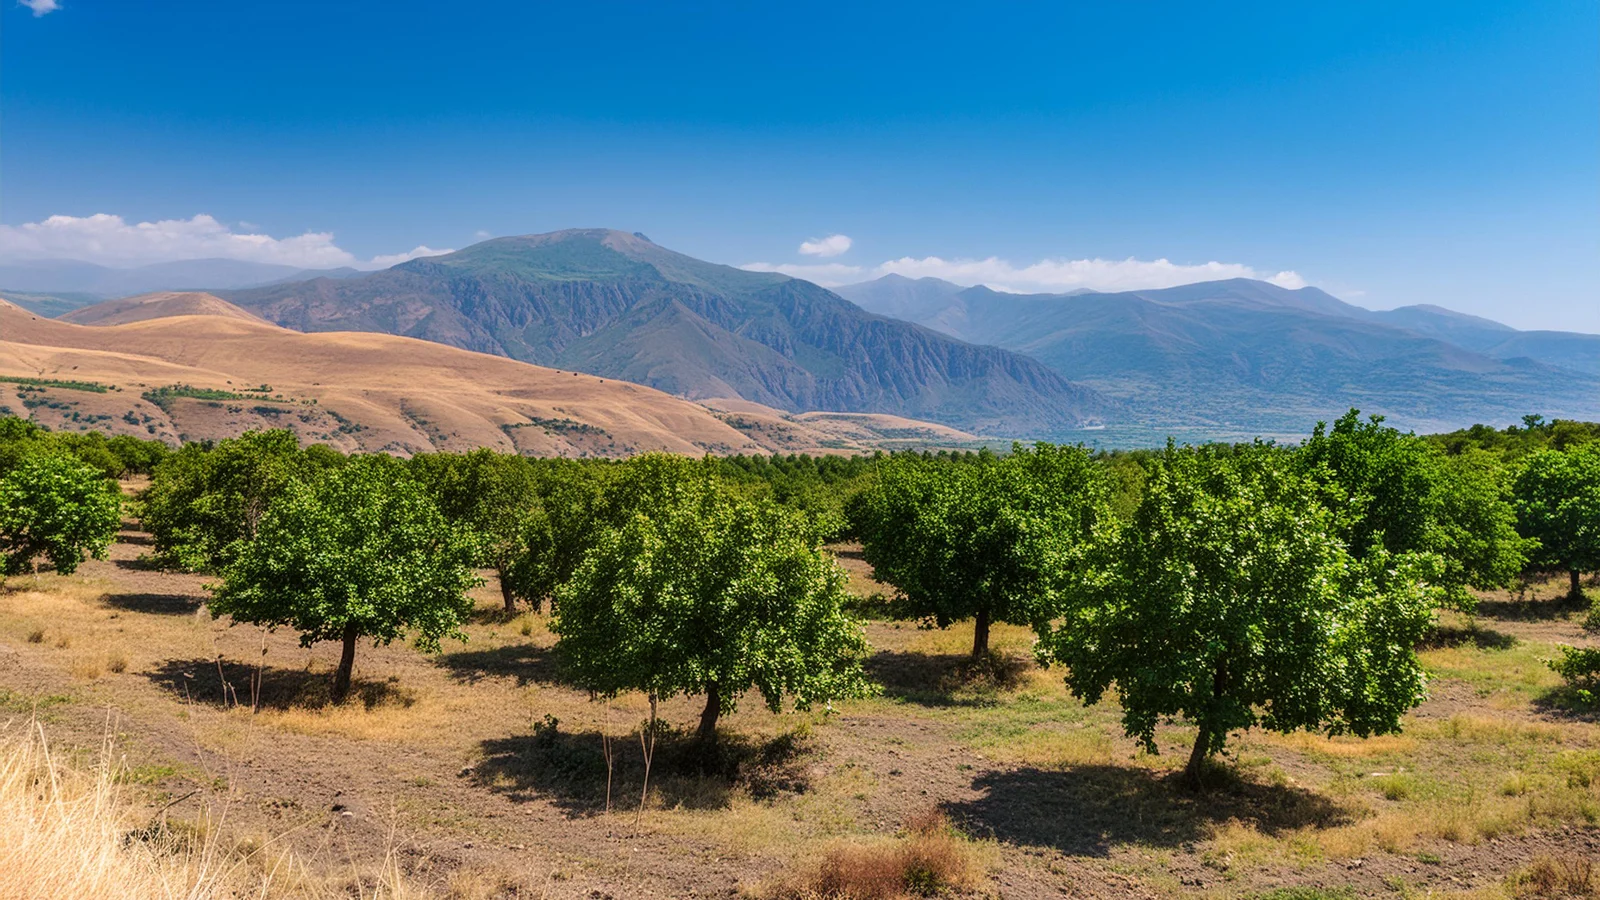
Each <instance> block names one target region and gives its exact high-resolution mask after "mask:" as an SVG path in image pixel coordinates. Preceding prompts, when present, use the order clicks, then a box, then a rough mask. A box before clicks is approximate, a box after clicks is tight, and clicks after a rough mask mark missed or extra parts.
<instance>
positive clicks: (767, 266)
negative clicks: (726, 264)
mask: <svg viewBox="0 0 1600 900" xmlns="http://www.w3.org/2000/svg"><path fill="white" fill-rule="evenodd" d="M739 268H741V269H748V270H750V271H751V272H782V273H783V274H785V275H788V276H789V277H790V278H800V279H804V280H805V281H809V282H811V283H812V284H820V285H822V286H823V287H838V286H839V285H841V284H852V283H854V282H857V281H865V280H867V279H869V278H876V277H877V276H876V275H873V274H869V273H868V271H867V270H866V269H863V268H861V267H860V266H849V265H845V264H844V263H819V264H816V265H809V266H807V265H793V264H790V263H777V264H774V263H764V262H753V263H745V264H744V265H742V266H740V267H739Z"/></svg>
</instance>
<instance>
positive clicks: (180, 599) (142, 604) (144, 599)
mask: <svg viewBox="0 0 1600 900" xmlns="http://www.w3.org/2000/svg"><path fill="white" fill-rule="evenodd" d="M105 600H106V605H107V606H112V607H115V608H117V609H120V610H125V611H127V612H136V613H149V614H151V615H157V616H187V615H193V614H195V613H196V612H198V611H199V609H200V607H201V606H202V605H203V604H204V603H205V598H204V597H196V596H195V595H193V594H107V595H106V597H105Z"/></svg>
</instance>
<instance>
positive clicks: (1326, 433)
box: [1294, 410, 1530, 608]
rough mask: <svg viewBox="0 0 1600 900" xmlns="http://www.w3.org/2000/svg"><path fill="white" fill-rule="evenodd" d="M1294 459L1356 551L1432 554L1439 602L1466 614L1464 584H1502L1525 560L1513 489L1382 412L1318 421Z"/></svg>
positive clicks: (1478, 461) (1480, 457) (1480, 463)
mask: <svg viewBox="0 0 1600 900" xmlns="http://www.w3.org/2000/svg"><path fill="white" fill-rule="evenodd" d="M1294 458H1295V461H1296V463H1297V465H1296V468H1297V469H1298V470H1299V471H1300V472H1301V473H1302V474H1304V475H1306V476H1307V477H1309V478H1310V479H1311V480H1312V481H1313V482H1315V483H1316V484H1318V485H1319V486H1320V488H1321V491H1320V500H1321V501H1322V503H1324V504H1325V505H1327V506H1328V507H1329V508H1330V509H1331V510H1332V512H1333V514H1334V517H1333V525H1334V529H1335V533H1336V534H1337V535H1338V536H1339V537H1340V538H1341V539H1343V540H1344V542H1345V544H1346V546H1347V548H1348V549H1349V551H1350V552H1351V553H1352V554H1354V555H1356V556H1357V557H1361V558H1366V557H1367V556H1369V555H1372V554H1374V553H1387V554H1391V555H1392V554H1401V553H1433V554H1436V555H1437V556H1438V558H1439V559H1440V561H1441V562H1442V563H1443V568H1442V570H1441V571H1440V573H1439V574H1438V576H1437V577H1436V578H1435V579H1434V581H1433V586H1434V588H1435V589H1436V592H1437V594H1438V602H1439V604H1440V605H1444V606H1453V607H1458V608H1470V607H1471V605H1472V604H1473V602H1474V601H1473V597H1472V594H1471V593H1470V592H1469V591H1468V590H1467V589H1468V588H1469V587H1472V588H1478V589H1480V590H1487V589H1490V588H1496V587H1503V586H1505V585H1506V584H1508V583H1509V582H1510V581H1511V579H1512V578H1514V577H1515V576H1516V575H1517V573H1518V572H1520V571H1521V570H1522V568H1523V566H1524V565H1525V563H1526V560H1527V552H1528V549H1529V547H1530V544H1529V542H1528V541H1526V540H1524V539H1523V538H1522V537H1521V536H1520V535H1518V533H1517V517H1516V511H1515V509H1514V508H1513V507H1512V505H1511V502H1510V497H1509V491H1508V490H1507V487H1506V485H1504V484H1503V483H1502V481H1501V479H1500V477H1499V473H1498V470H1497V467H1496V466H1495V464H1494V462H1493V460H1492V459H1490V458H1489V457H1487V456H1486V455H1485V454H1483V453H1481V452H1470V453H1464V454H1460V455H1457V456H1448V455H1446V454H1445V453H1443V452H1442V451H1440V450H1439V449H1438V448H1437V447H1435V446H1434V445H1432V444H1430V443H1429V442H1427V441H1424V440H1422V439H1421V438H1418V437H1416V436H1414V435H1410V434H1404V433H1402V432H1400V431H1398V430H1396V429H1394V428H1390V427H1388V426H1385V425H1384V424H1383V417H1382V416H1370V417H1368V418H1367V419H1365V420H1363V419H1362V418H1361V417H1360V414H1359V413H1358V412H1357V411H1356V410H1351V411H1350V412H1348V413H1347V414H1345V415H1344V416H1342V417H1341V418H1340V419H1339V420H1338V421H1337V422H1335V423H1334V425H1333V428H1332V429H1331V430H1330V429H1327V428H1325V427H1324V426H1323V425H1321V424H1320V423H1319V424H1318V425H1317V428H1316V430H1315V431H1313V432H1312V435H1311V438H1310V439H1309V440H1308V441H1306V443H1305V444H1304V445H1303V446H1302V447H1301V448H1300V449H1299V451H1298V452H1296V453H1295V456H1294Z"/></svg>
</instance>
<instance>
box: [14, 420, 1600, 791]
mask: <svg viewBox="0 0 1600 900" xmlns="http://www.w3.org/2000/svg"><path fill="white" fill-rule="evenodd" d="M1535 424H1537V423H1525V426H1524V428H1525V430H1527V429H1531V428H1533V427H1534V425H1535ZM1539 427H1543V426H1542V425H1541V426H1539ZM1568 431H1573V429H1568ZM35 438H37V436H36V435H35V436H33V437H31V438H30V440H32V439H35ZM60 449H61V448H57V451H58V452H55V453H48V454H42V455H39V456H38V458H39V459H41V460H43V459H51V460H55V462H51V463H48V464H45V463H39V464H38V465H36V466H34V467H33V468H29V469H27V470H26V473H25V474H21V473H23V472H24V470H23V469H21V468H20V467H19V468H16V473H17V478H16V480H15V484H16V485H22V484H24V483H26V484H27V485H36V486H46V487H43V488H40V489H39V490H43V491H44V492H45V493H46V494H48V493H49V492H52V491H53V492H55V494H57V495H60V494H62V491H63V490H64V488H62V487H61V485H64V484H67V483H68V482H70V481H71V479H70V478H67V479H66V480H65V481H64V480H63V478H65V476H61V477H56V476H52V475H50V474H49V473H48V472H46V471H45V470H44V469H41V468H39V467H38V466H39V465H48V466H55V467H56V470H57V475H60V474H61V472H65V471H66V469H65V468H63V466H64V465H66V464H69V463H70V466H75V467H77V468H76V469H75V470H74V471H75V472H76V473H77V474H76V475H75V476H73V477H76V478H78V479H79V481H80V482H81V483H82V484H84V485H96V484H97V485H99V486H100V489H102V490H104V489H105V488H106V487H107V486H108V485H109V487H110V490H111V491H113V492H114V490H115V487H114V485H110V484H109V482H107V481H106V480H105V478H104V473H103V472H101V471H96V470H94V469H93V467H91V466H87V465H86V464H85V463H83V462H82V461H81V460H79V459H77V458H75V457H72V456H71V454H70V453H64V452H59V451H60ZM3 458H5V457H4V456H3V453H0V459H3ZM84 473H87V476H85V474H84ZM5 477H6V478H8V479H9V478H10V475H6V476H5ZM74 483H76V482H74ZM4 484H5V485H12V481H10V480H8V481H6V482H4ZM50 485H54V486H53V487H51V486H50ZM12 489H13V488H4V487H0V535H6V536H7V537H6V540H7V541H10V542H13V543H14V542H15V541H14V539H13V538H12V537H10V536H9V535H12V534H22V533H24V530H23V529H19V528H16V527H13V526H11V525H8V524H5V523H6V522H8V521H9V520H7V519H4V518H3V514H4V510H5V509H8V508H27V509H32V510H34V511H35V514H34V517H35V519H40V520H42V519H44V518H47V517H48V516H56V518H58V519H59V518H61V516H59V515H58V514H57V513H47V512H46V511H48V510H51V509H59V508H66V507H70V508H72V509H75V510H86V509H92V508H94V506H95V504H94V502H93V500H92V499H90V497H89V495H82V496H78V495H73V496H76V497H77V499H72V500H70V501H67V502H65V503H57V504H55V505H54V506H52V503H51V502H50V501H47V500H44V499H40V497H42V496H44V494H39V493H37V492H36V493H35V494H34V495H30V498H28V499H23V500H17V501H8V500H5V499H4V498H5V497H7V496H11V495H10V494H7V493H6V491H7V490H12ZM30 489H34V488H30ZM86 489H87V488H86ZM91 493H92V491H91ZM18 496H21V495H18ZM112 496H113V498H114V493H113V495H112ZM8 503H9V504H10V506H7V505H6V504H8ZM141 507H142V509H141V512H142V516H143V519H144V522H145V524H146V526H147V527H148V528H149V529H150V530H151V531H152V532H153V533H154V536H155V545H156V550H157V553H158V555H159V556H160V557H161V558H162V559H163V560H164V561H166V562H168V563H169V564H172V565H176V566H180V567H184V568H190V569H199V570H209V571H214V572H218V573H220V574H221V575H222V583H221V587H220V588H219V589H218V591H217V596H216V599H215V602H214V603H213V605H212V608H213V611H214V612H215V613H217V614H219V615H221V614H228V615H230V616H232V617H233V618H235V619H236V620H239V621H251V622H258V623H261V624H264V625H268V626H287V627H292V628H294V629H296V630H297V631H298V632H299V633H300V634H301V636H302V641H303V642H305V643H307V644H310V643H314V642H317V641H323V640H337V641H340V642H341V644H342V653H341V663H340V666H339V668H338V670H337V672H336V676H335V684H334V694H335V696H336V697H337V698H342V697H343V696H344V695H345V693H346V692H347V691H348V689H349V684H350V676H351V670H352V667H353V662H354V655H355V652H356V647H357V644H358V643H359V641H360V640H361V639H363V638H366V639H370V640H373V641H375V642H378V643H386V642H388V641H391V640H394V639H396V638H398V637H400V636H402V635H404V634H412V635H414V636H415V638H416V640H417V642H418V644H419V645H420V646H423V647H424V648H430V649H431V648H434V647H437V646H438V643H439V642H440V641H441V640H442V639H445V638H447V637H451V636H459V630H460V626H461V624H462V622H464V621H465V618H466V616H467V615H468V614H469V613H470V611H471V605H470V603H469V602H468V600H467V598H466V592H467V590H468V589H469V588H470V587H471V586H472V585H473V584H475V583H477V579H476V576H475V574H474V570H475V569H478V568H490V569H493V570H495V571H496V572H497V573H498V575H499V581H500V584H501V589H502V592H503V601H504V603H505V605H506V607H507V608H508V609H510V608H513V607H514V606H515V605H516V604H517V603H519V602H527V603H530V604H532V605H533V606H535V608H542V606H543V603H544V602H545V601H546V600H549V601H551V602H553V603H554V604H555V610H554V618H553V619H552V622H551V627H552V630H553V631H554V632H555V633H556V634H557V635H558V638H559V641H558V645H557V649H558V652H559V654H560V656H561V658H562V660H563V662H564V664H565V668H566V670H567V672H568V674H569V675H570V676H571V677H572V679H573V680H574V681H575V682H576V683H577V684H579V685H581V686H583V687H586V688H587V689H589V690H591V691H593V692H594V693H595V694H597V695H600V696H614V695H616V694H619V693H622V692H625V691H634V690H637V691H642V692H644V693H646V694H647V695H649V696H650V697H651V698H652V699H653V700H657V699H664V698H667V697H671V696H676V695H703V696H704V697H705V698H706V705H705V709H704V712H703V714H702V717H701V727H700V734H701V736H702V737H703V739H704V741H705V745H706V746H707V747H708V748H710V747H711V746H712V745H713V744H714V741H715V735H716V727H717V722H718V719H719V717H720V716H721V715H722V714H724V713H725V712H727V711H729V710H731V709H733V708H734V706H735V704H736V703H737V702H738V700H739V698H740V697H741V696H743V695H745V694H747V693H749V692H750V691H751V690H755V691H756V692H758V693H759V694H760V695H761V697H762V699H763V700H764V702H765V703H766V704H767V705H768V706H769V707H771V708H773V709H777V708H779V707H780V706H781V705H782V704H783V703H785V702H793V703H795V704H796V705H799V706H806V705H809V704H812V703H816V702H825V701H827V700H829V699H834V698H841V697H848V696H855V695H859V694H861V693H863V692H865V691H866V690H867V689H868V684H867V682H866V680H865V678H864V676H863V675H862V668H861V663H862V659H863V657H864V655H865V653H866V652H867V648H866V644H865V641H864V639H863V637H862V634H861V631H860V629H859V627H858V626H857V625H856V624H855V623H853V622H852V621H851V620H850V619H849V618H848V617H847V616H846V615H845V613H844V611H843V610H844V607H845V595H844V592H843V590H842V587H841V579H842V575H841V573H840V571H839V570H838V569H837V567H836V566H835V564H834V563H833V561H832V560H831V558H830V557H829V556H828V555H827V554H826V553H825V552H823V551H822V550H821V549H820V544H821V543H822V541H823V539H824V538H825V537H834V536H838V535H850V536H855V537H859V539H860V540H861V541H862V543H863V546H864V549H865V554H866V557H867V559H868V560H869V561H870V562H871V563H872V564H873V565H874V567H875V568H876V571H877V574H878V577H879V578H880V579H882V580H884V581H886V582H888V583H890V584H891V585H893V586H894V587H895V588H896V589H897V592H898V594H899V597H898V598H897V600H896V604H895V605H896V606H897V607H898V608H899V609H900V610H901V611H904V612H906V613H908V614H911V615H915V616H918V617H924V618H927V619H930V620H932V621H933V622H934V623H935V624H937V625H939V626H946V625H948V624H950V623H951V622H954V621H957V620H963V619H967V618H971V619H973V620H974V622H975V628H974V641H973V648H972V649H973V653H974V655H982V654H984V653H985V652H987V644H988V633H989V629H990V626H991V624H992V623H994V622H1009V623H1016V624H1022V625H1027V626H1031V627H1032V628H1034V629H1035V630H1036V632H1037V633H1038V636H1039V642H1038V654H1039V657H1040V659H1041V660H1042V661H1044V662H1046V663H1054V664H1060V665H1062V667H1063V669H1064V672H1065V675H1064V677H1065V678H1066V680H1067V684H1068V686H1069V688H1070V689H1071V690H1072V691H1073V692H1074V693H1075V694H1077V695H1078V696H1080V697H1082V698H1083V699H1084V700H1085V701H1087V702H1096V701H1098V700H1099V699H1100V698H1101V697H1102V696H1103V695H1104V694H1105V693H1106V692H1107V691H1110V690H1115V691H1116V692H1117V694H1118V696H1119V697H1120V699H1121V703H1122V706H1123V709H1124V725H1125V727H1126V729H1127V730H1128V732H1129V734H1131V735H1134V736H1136V737H1138V738H1139V739H1140V740H1141V741H1143V742H1145V743H1146V745H1147V746H1151V747H1153V746H1154V745H1153V740H1154V730H1155V727H1156V725H1157V724H1158V723H1160V722H1162V721H1166V720H1169V719H1176V718H1182V719H1186V720H1189V721H1192V722H1194V723H1195V724H1197V725H1198V726H1199V727H1198V735H1197V738H1196V741H1195V744H1194V747H1193V751H1192V754H1191V760H1190V768H1189V771H1190V773H1191V775H1197V774H1198V772H1199V766H1200V765H1201V763H1202V761H1203V760H1204V759H1205V758H1206V757H1207V756H1209V755H1210V754H1211V753H1214V752H1216V751H1217V750H1220V749H1221V748H1222V747H1223V744H1224V741H1225V739H1226V736H1227V734H1228V733H1230V732H1231V731H1235V730H1238V729H1241V728H1248V727H1252V726H1255V725H1261V726H1264V727H1269V728H1274V729H1278V730H1285V731H1287V730H1293V729H1297V728H1315V729H1323V730H1328V731H1331V732H1350V733H1354V734H1360V735H1368V734H1374V733H1382V732H1385V731H1392V730H1395V729H1397V728H1398V727H1399V721H1400V717H1401V716H1402V715H1403V713H1404V712H1405V710H1407V709H1409V708H1410V707H1411V706H1413V705H1414V704H1415V703H1417V702H1418V701H1419V700H1420V699H1421V697H1422V690H1423V681H1422V675H1421V671H1420V669H1419V668H1418V665H1417V660H1416V657H1415V653H1414V650H1413V648H1414V647H1415V645H1416V643H1417V642H1418V640H1419V639H1420V638H1421V637H1422V636H1423V634H1424V632H1425V631H1426V630H1427V629H1428V628H1429V627H1430V624H1431V622H1432V617H1433V611H1434V610H1435V609H1436V608H1438V607H1456V608H1470V605H1471V602H1472V596H1473V594H1472V590H1473V589H1487V588H1491V587H1496V586H1501V585H1504V584H1506V583H1507V582H1508V581H1509V580H1510V579H1512V578H1514V577H1515V576H1516V575H1517V574H1518V573H1520V572H1522V571H1524V570H1525V569H1526V568H1528V567H1529V566H1530V565H1531V566H1534V567H1544V568H1561V569H1566V570H1568V571H1570V572H1573V573H1574V574H1573V576H1572V577H1573V588H1574V592H1576V591H1577V588H1578V580H1577V578H1578V576H1577V574H1576V573H1578V572H1581V571H1590V570H1593V569H1595V568H1600V443H1589V442H1584V441H1579V440H1575V439H1574V440H1572V441H1571V442H1570V443H1569V444H1568V446H1566V448H1565V449H1557V448H1554V447H1552V446H1544V447H1540V448H1536V449H1534V450H1531V451H1530V452H1528V453H1525V454H1519V455H1515V456H1513V455H1508V454H1503V453H1496V452H1494V451H1492V450H1489V449H1484V448H1480V447H1475V446H1462V445H1447V444H1441V442H1439V441H1437V440H1431V439H1421V438H1417V437H1414V436H1411V435H1407V434H1402V433H1400V432H1398V431H1396V430H1395V429H1392V428H1388V427H1385V426H1384V425H1383V424H1382V421H1381V420H1380V419H1377V418H1367V419H1362V418H1361V417H1360V416H1359V415H1357V414H1356V413H1354V412H1352V413H1350V414H1349V415H1346V416H1345V417H1343V418H1341V419H1340V420H1338V421H1337V422H1335V423H1334V424H1333V426H1332V427H1331V428H1325V427H1322V426H1319V427H1318V428H1317V429H1316V430H1315V431H1314V432H1313V433H1312V435H1311V436H1310V437H1309V438H1308V439H1307V440H1306V441H1305V442H1304V443H1302V444H1301V445H1300V446H1298V447H1293V448H1280V447H1276V446H1272V445H1269V444H1261V443H1257V444H1250V445H1237V446H1228V445H1208V446H1204V447H1199V448H1177V447H1174V446H1169V447H1167V448H1166V449H1165V450H1163V451H1154V452H1139V453H1122V454H1109V455H1108V454H1099V455H1097V454H1091V453H1090V452H1088V451H1086V450H1084V449H1082V448H1074V447H1055V446H1050V445H1044V444H1041V445H1037V446H1035V447H1031V448H1028V447H1017V448H1015V449H1014V451H1013V452H1012V453H1010V454H1007V455H1004V456H997V455H994V454H990V453H978V454H940V455H927V454H894V455H887V456H885V455H880V456H876V457H870V458H857V459H854V460H839V461H828V460H825V459H822V460H819V459H813V458H807V457H774V458H770V459H767V460H765V461H762V460H761V459H759V458H730V459H714V458H707V459H704V460H689V459H683V458H677V457H669V456H660V455H649V456H644V457H638V458H635V459H633V460H630V461H628V462H625V463H606V462H593V461H588V462H579V461H570V460H529V459H523V458H520V457H514V456H506V455H502V454H496V453H493V452H490V451H474V452H472V453H467V454H425V455H420V456H418V457H415V458H413V459H411V460H409V461H404V462H402V461H399V460H395V459H392V458H389V457H385V456H358V457H353V458H350V459H346V458H344V457H343V456H341V455H339V454H338V453H336V452H333V451H331V450H329V449H328V448H325V447H310V448H301V447H299V446H298V444H297V442H296V440H295V438H294V436H293V435H291V434H289V433H287V432H265V433H255V434H248V435H245V436H244V437H241V438H238V439H234V440H230V441H223V442H221V443H219V444H217V445H216V446H186V447H184V448H182V449H180V450H179V451H177V452H175V453H172V454H170V455H169V456H167V457H166V458H164V459H163V460H161V461H160V463H159V464H157V465H156V467H155V472H154V475H153V479H152V483H151V486H150V488H149V490H148V491H146V492H145V494H144V496H143V498H142V502H141ZM101 517H102V519H103V518H104V515H103V514H101ZM114 517H115V513H114V512H113V513H112V520H113V522H114ZM97 527H98V526H97ZM8 528H9V529H11V530H9V531H7V530H5V529H8ZM80 530H81V529H80ZM89 530H92V529H89ZM112 530H113V531H114V524H113V525H112ZM42 533H43V531H42V530H40V529H37V528H36V529H34V530H32V531H28V532H27V534H28V535H31V536H29V537H27V538H26V542H27V546H28V547H46V545H45V544H42V543H40V542H39V541H38V539H37V536H38V535H39V534H42ZM85 533H86V532H85ZM74 540H78V542H79V545H81V546H82V547H85V548H87V549H89V550H91V551H92V549H93V546H92V542H90V543H83V540H82V539H74ZM71 544H72V541H71V540H68V541H66V542H65V543H63V545H62V546H64V547H65V546H69V545H71ZM7 546H8V547H10V546H12V543H8V544H7ZM16 546H19V547H20V546H22V545H21V544H16ZM101 546H102V547H103V544H102V545H101ZM31 552H32V553H33V554H34V555H37V554H38V553H46V554H47V555H48V554H49V551H48V549H34V550H32V551H31ZM13 555H14V554H13ZM10 558H11V556H8V566H9V565H11V563H10V562H9V560H10ZM52 558H53V559H54V557H53V556H52ZM62 558H63V560H66V565H65V566H62V565H61V563H58V567H63V568H70V566H71V565H72V564H75V560H76V558H77V557H76V556H74V555H73V554H72V553H69V552H66V551H63V552H62Z"/></svg>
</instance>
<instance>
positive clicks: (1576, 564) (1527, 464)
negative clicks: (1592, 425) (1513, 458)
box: [1514, 444, 1600, 596]
mask: <svg viewBox="0 0 1600 900" xmlns="http://www.w3.org/2000/svg"><path fill="white" fill-rule="evenodd" d="M1514 493H1515V496H1516V504H1517V522H1518V525H1519V527H1520V528H1521V529H1522V533H1523V534H1526V535H1528V536H1529V537H1532V538H1534V539H1535V540H1537V541H1538V548H1537V549H1535V550H1534V551H1533V563H1534V565H1536V566H1540V567H1544V568H1552V569H1562V570H1565V571H1566V572H1568V573H1569V575H1570V576H1571V578H1572V594H1573V596H1578V595H1579V594H1580V592H1581V591H1580V587H1579V583H1578V578H1579V576H1580V575H1581V574H1582V573H1583V572H1592V571H1594V570H1596V569H1600V444H1586V445H1583V446H1581V447H1575V448H1573V449H1571V450H1541V451H1539V452H1537V453H1534V454H1533V455H1531V456H1529V457H1528V458H1527V459H1526V460H1525V461H1524V462H1523V464H1522V467H1521V468H1520V470H1519V471H1518V473H1517V476H1516V482H1515V487H1514Z"/></svg>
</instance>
